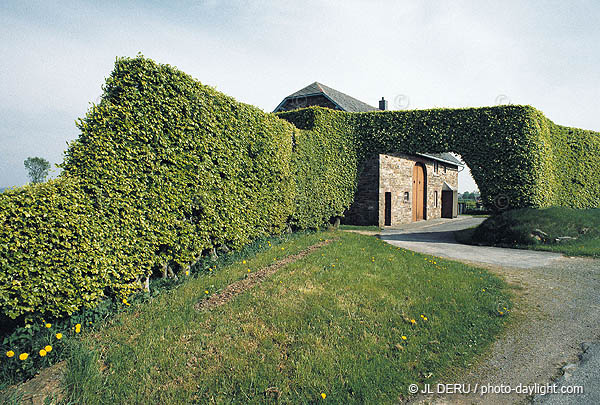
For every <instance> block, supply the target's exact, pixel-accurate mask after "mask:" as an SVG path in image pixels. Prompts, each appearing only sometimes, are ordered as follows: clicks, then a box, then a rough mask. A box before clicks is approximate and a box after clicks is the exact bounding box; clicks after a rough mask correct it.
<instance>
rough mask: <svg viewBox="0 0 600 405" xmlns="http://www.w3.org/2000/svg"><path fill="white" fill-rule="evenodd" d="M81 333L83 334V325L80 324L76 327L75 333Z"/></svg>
mask: <svg viewBox="0 0 600 405" xmlns="http://www.w3.org/2000/svg"><path fill="white" fill-rule="evenodd" d="M79 332H81V324H80V323H78V324H77V325H75V333H79Z"/></svg>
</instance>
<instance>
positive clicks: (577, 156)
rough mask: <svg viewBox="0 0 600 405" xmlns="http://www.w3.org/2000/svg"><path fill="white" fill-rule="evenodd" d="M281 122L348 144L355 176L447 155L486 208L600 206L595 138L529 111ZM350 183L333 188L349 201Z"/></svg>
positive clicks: (599, 139)
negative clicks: (465, 172)
mask: <svg viewBox="0 0 600 405" xmlns="http://www.w3.org/2000/svg"><path fill="white" fill-rule="evenodd" d="M279 116H280V117H282V118H284V119H286V120H289V121H290V122H292V123H294V124H295V125H296V126H298V127H299V128H303V129H304V130H306V131H310V132H311V133H326V134H333V136H334V137H335V139H343V140H352V142H354V143H355V144H354V146H353V147H352V148H351V151H350V152H349V155H350V156H351V157H352V159H354V156H356V162H358V163H357V166H356V168H346V173H356V175H358V174H359V173H360V172H361V171H362V169H363V167H362V164H364V162H367V161H368V159H369V158H370V157H372V156H373V155H375V154H378V153H394V152H402V153H409V154H413V153H441V152H449V151H451V152H456V153H458V154H460V155H461V156H462V158H463V159H464V161H465V162H466V163H467V165H468V166H469V168H470V169H471V173H472V175H473V178H474V179H475V181H476V182H477V184H478V186H479V189H480V191H481V197H482V200H483V203H484V204H485V206H486V207H487V208H488V209H491V210H494V211H499V210H505V209H509V208H520V207H537V208H542V207H549V206H552V205H561V206H569V207H576V208H593V207H600V159H598V158H597V157H598V156H600V134H599V133H597V132H592V131H584V130H580V129H574V128H566V127H562V126H559V125H556V124H554V123H552V122H551V121H550V120H548V119H547V118H546V117H544V116H543V114H542V113H541V112H539V111H538V110H536V109H535V108H533V107H530V106H498V107H486V108H464V109H432V110H417V111H382V112H366V113H344V112H339V111H333V110H328V109H324V108H316V107H311V108H307V109H302V110H295V111H290V112H285V113H281V114H279ZM349 162H350V161H349ZM324 164H327V162H325V163H324ZM352 180H353V182H350V183H346V182H342V183H335V187H336V188H337V190H336V194H337V195H340V196H346V195H349V194H352V193H353V192H354V189H353V186H354V184H356V177H354V178H353V179H352ZM351 202H352V198H350V199H345V204H346V205H347V206H349V205H350V204H351ZM313 204H317V201H316V200H315V201H313ZM329 214H330V216H336V215H341V214H342V211H339V210H337V211H336V210H331V211H330V213H329Z"/></svg>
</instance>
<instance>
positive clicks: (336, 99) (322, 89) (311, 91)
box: [275, 82, 379, 112]
mask: <svg viewBox="0 0 600 405" xmlns="http://www.w3.org/2000/svg"><path fill="white" fill-rule="evenodd" d="M318 94H323V95H324V96H325V97H327V98H328V99H329V100H331V101H332V102H333V103H334V104H336V105H337V106H338V107H339V108H340V109H341V110H343V111H349V112H364V111H378V110H379V109H378V108H376V107H373V106H371V105H369V104H367V103H363V102H362V101H360V100H357V99H355V98H354V97H351V96H349V95H347V94H345V93H342V92H341V91H337V90H336V89H332V88H331V87H328V86H325V85H324V84H321V83H319V82H314V83H312V84H309V85H308V86H306V87H305V88H303V89H301V90H298V91H297V92H295V93H292V94H290V95H289V96H287V97H286V98H284V99H283V101H282V102H281V103H280V104H279V105H278V106H277V108H275V112H277V111H278V110H279V107H281V106H282V105H283V104H284V103H285V102H286V101H287V100H289V99H293V98H298V97H307V96H314V95H318Z"/></svg>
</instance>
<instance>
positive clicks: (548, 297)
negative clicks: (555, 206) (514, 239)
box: [382, 223, 600, 404]
mask: <svg viewBox="0 0 600 405" xmlns="http://www.w3.org/2000/svg"><path fill="white" fill-rule="evenodd" d="M436 226H450V225H447V224H446V225H444V223H440V224H439V225H434V226H432V227H430V228H429V229H428V232H435V231H436V229H435V228H436ZM452 226H454V225H452ZM405 231H406V230H405ZM413 231H414V232H422V231H423V229H422V228H421V229H419V228H416V229H414V230H413ZM382 239H384V240H385V231H384V233H383V235H382ZM477 261H478V262H481V261H485V257H481V258H479V260H477ZM544 263H545V265H538V266H535V267H531V266H527V267H525V268H518V267H500V266H496V265H492V264H487V265H486V264H483V265H482V264H479V265H480V266H482V267H486V268H488V269H489V270H491V271H492V272H494V273H496V274H498V275H499V276H500V277H502V278H503V279H505V280H506V281H507V282H508V283H509V285H510V286H511V287H512V290H513V292H514V295H515V298H514V304H513V308H511V309H510V312H511V316H512V317H513V319H514V323H513V324H512V327H511V328H510V329H509V330H507V331H506V333H505V334H504V335H503V336H501V337H500V338H499V339H498V340H497V341H496V342H495V343H494V344H493V345H492V347H491V350H490V353H489V354H488V355H487V357H485V358H483V359H482V360H481V361H480V362H479V364H477V365H475V366H474V367H473V368H472V369H471V370H470V371H469V372H468V373H467V374H466V375H464V376H462V377H457V379H456V380H454V381H440V382H441V383H463V384H471V390H473V389H474V388H475V384H478V389H477V391H478V392H477V393H471V394H467V395H461V394H446V395H435V394H428V395H420V396H417V397H415V398H413V400H412V403H416V404H474V403H483V404H511V403H529V402H531V401H532V399H533V395H527V394H526V393H515V392H512V393H509V394H487V395H484V396H482V395H480V394H481V386H482V385H484V386H485V387H487V386H488V385H492V386H494V385H496V386H499V385H501V384H503V385H505V386H507V385H509V386H510V387H513V388H515V387H517V386H518V385H519V384H521V385H522V386H526V385H533V384H540V385H547V384H551V383H553V379H556V378H558V377H560V375H561V374H562V371H561V368H562V367H563V366H565V365H568V364H572V363H575V364H576V363H578V361H579V360H578V355H580V354H581V352H582V343H585V342H598V340H599V339H600V295H599V294H598V291H600V260H593V259H586V258H569V257H559V258H552V260H549V261H548V262H544ZM540 264H542V263H540ZM591 347H595V345H593V346H591ZM598 352H599V354H600V350H598ZM590 353H591V354H590V355H589V356H593V352H590ZM593 359H595V360H597V358H595V357H593ZM590 364H595V363H590ZM584 365H585V363H584ZM587 367H590V366H587ZM569 368H570V366H569V367H567V369H569ZM592 368H593V366H592ZM581 370H582V371H580V374H583V375H584V376H583V377H582V379H580V380H579V381H582V383H583V384H584V392H585V394H586V396H585V397H584V396H579V397H578V396H576V395H571V396H569V397H570V398H569V400H571V401H573V402H561V401H560V398H558V397H559V396H560V397H564V395H561V394H555V395H545V398H541V399H543V400H544V401H550V400H552V399H554V400H559V401H558V402H556V403H589V402H587V399H589V398H597V397H598V396H599V395H600V380H599V379H598V378H597V374H592V375H591V377H590V378H587V379H586V377H585V376H586V375H587V374H586V370H587V368H584V367H583V366H582V368H581ZM597 372H598V370H597V369H596V373H597ZM594 377H595V378H594ZM572 381H574V380H573V379H569V380H568V381H566V382H563V383H565V384H574V382H572ZM559 382H560V380H559ZM432 388H433V391H435V388H436V387H432ZM465 388H468V386H466V387H465ZM552 397H556V398H552ZM564 399H565V398H562V400H564ZM536 400H537V399H536ZM548 403H550V402H548ZM552 403H554V402H552Z"/></svg>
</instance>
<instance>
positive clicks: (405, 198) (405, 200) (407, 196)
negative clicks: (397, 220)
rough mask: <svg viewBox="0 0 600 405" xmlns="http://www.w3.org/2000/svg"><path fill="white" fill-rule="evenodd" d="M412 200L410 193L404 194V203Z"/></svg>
mask: <svg viewBox="0 0 600 405" xmlns="http://www.w3.org/2000/svg"><path fill="white" fill-rule="evenodd" d="M409 199H410V197H409V194H408V191H405V192H404V202H408V200H409Z"/></svg>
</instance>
